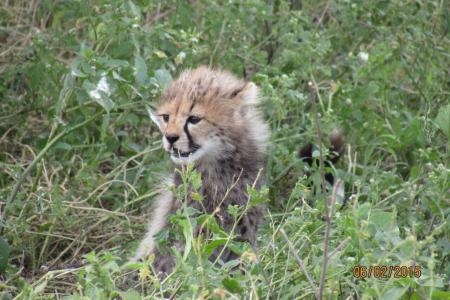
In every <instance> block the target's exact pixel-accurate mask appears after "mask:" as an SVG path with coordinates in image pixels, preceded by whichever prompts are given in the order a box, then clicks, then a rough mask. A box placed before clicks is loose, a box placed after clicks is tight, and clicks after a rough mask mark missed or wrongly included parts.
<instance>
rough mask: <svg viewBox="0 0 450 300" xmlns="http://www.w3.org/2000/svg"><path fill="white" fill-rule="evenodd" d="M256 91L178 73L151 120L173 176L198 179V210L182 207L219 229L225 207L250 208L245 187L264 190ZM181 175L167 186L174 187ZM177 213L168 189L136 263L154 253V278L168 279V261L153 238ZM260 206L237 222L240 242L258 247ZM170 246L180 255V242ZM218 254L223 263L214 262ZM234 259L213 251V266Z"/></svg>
mask: <svg viewBox="0 0 450 300" xmlns="http://www.w3.org/2000/svg"><path fill="white" fill-rule="evenodd" d="M259 100H260V98H259V92H258V88H257V86H256V85H255V84H253V83H252V82H245V81H242V80H240V79H238V78H236V77H235V76H233V75H231V74H230V73H228V72H225V71H221V70H213V69H210V68H207V67H200V68H197V69H194V70H188V71H185V72H183V73H182V74H181V75H180V76H179V78H178V79H177V80H175V81H174V82H173V83H172V84H171V85H170V86H169V87H168V88H167V89H166V90H165V91H164V92H163V93H162V102H161V104H160V105H159V107H158V108H157V110H156V111H155V112H153V113H152V119H153V120H154V121H155V123H156V124H157V125H158V127H159V129H160V131H161V133H162V135H163V138H162V139H163V146H164V149H165V150H166V151H167V152H169V153H170V157H171V159H172V161H173V162H174V163H175V164H176V167H175V168H180V166H182V165H186V164H189V163H191V164H193V166H194V168H195V169H196V170H197V171H198V172H200V173H201V178H202V187H201V189H200V193H201V194H202V196H203V199H204V200H203V203H202V204H200V203H199V202H198V201H194V200H192V199H188V203H187V205H189V206H192V207H194V208H196V209H197V210H199V211H202V212H204V213H208V214H213V213H214V216H215V218H216V221H217V222H218V224H219V225H221V226H222V228H223V229H225V230H226V231H228V232H230V231H231V230H232V228H233V225H234V220H233V218H232V216H231V215H230V214H229V213H228V209H227V208H228V206H229V205H239V206H241V207H244V206H245V205H246V204H247V201H248V195H247V193H246V190H247V186H248V185H254V186H255V187H256V188H259V187H261V185H262V184H264V181H265V178H264V172H263V168H264V167H265V158H264V156H265V149H266V143H267V140H268V137H269V129H268V127H267V125H266V123H265V122H264V121H263V119H262V117H261V115H260V111H259V108H258V104H259V102H260V101H259ZM180 183H181V178H180V175H179V172H174V176H173V180H172V184H175V185H179V184H180ZM179 207H180V202H179V199H176V198H175V197H174V195H172V193H171V192H170V191H169V189H166V190H164V191H163V192H162V193H161V196H160V197H159V198H158V199H157V200H156V203H155V208H154V212H153V216H152V219H151V220H150V222H149V225H148V230H147V234H146V236H145V237H144V239H143V241H142V242H141V245H140V247H139V249H138V251H137V253H136V255H135V257H134V259H135V260H142V259H145V258H146V257H147V256H148V255H149V254H151V253H154V254H155V256H156V258H155V260H154V261H155V263H154V268H155V269H156V270H157V272H159V273H161V274H164V273H169V272H170V271H171V270H172V268H173V266H174V264H175V261H174V258H173V257H172V256H171V255H170V254H167V253H163V252H161V250H160V249H159V248H158V246H157V245H155V242H154V239H153V237H154V235H156V234H157V233H158V232H160V231H161V230H162V229H163V228H165V227H166V226H167V224H168V222H167V218H168V216H169V215H170V214H173V213H175V212H176V211H177V209H178V208H179ZM263 211H264V207H263V206H262V205H259V206H256V207H252V208H250V209H249V210H248V211H247V213H246V214H245V215H244V216H243V217H242V218H241V219H240V221H239V222H238V224H237V226H236V228H235V232H234V234H236V235H237V236H238V239H240V240H244V241H248V242H250V244H252V245H253V246H255V245H256V232H257V229H258V226H259V224H260V223H261V220H262V218H263ZM171 243H172V246H175V247H176V248H178V249H180V250H181V249H182V248H183V247H182V245H181V244H180V243H179V242H178V241H171ZM219 253H222V256H221V257H217V256H218V255H219ZM235 257H236V255H235V254H234V253H233V252H231V251H229V250H227V249H218V250H217V251H216V252H215V253H213V255H212V259H214V260H215V259H217V258H218V259H219V260H223V261H228V260H230V259H233V258H235Z"/></svg>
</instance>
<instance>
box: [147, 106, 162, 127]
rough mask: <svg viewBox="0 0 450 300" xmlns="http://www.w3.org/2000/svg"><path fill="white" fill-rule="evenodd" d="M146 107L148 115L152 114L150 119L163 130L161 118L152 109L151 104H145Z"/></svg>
mask: <svg viewBox="0 0 450 300" xmlns="http://www.w3.org/2000/svg"><path fill="white" fill-rule="evenodd" d="M145 109H146V110H147V113H148V115H149V116H150V119H152V121H153V122H154V123H155V124H156V126H158V128H159V130H161V125H162V124H161V118H160V117H158V116H157V115H156V113H155V111H154V110H153V109H151V108H150V107H149V106H147V105H146V106H145Z"/></svg>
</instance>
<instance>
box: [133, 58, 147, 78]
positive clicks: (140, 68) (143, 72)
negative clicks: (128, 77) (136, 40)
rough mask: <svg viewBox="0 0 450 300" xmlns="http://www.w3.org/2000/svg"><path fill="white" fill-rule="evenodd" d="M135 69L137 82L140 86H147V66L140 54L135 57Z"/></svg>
mask: <svg viewBox="0 0 450 300" xmlns="http://www.w3.org/2000/svg"><path fill="white" fill-rule="evenodd" d="M134 68H135V74H134V76H135V78H136V82H137V83H138V84H140V85H144V84H146V83H147V82H148V75H147V65H146V64H145V61H144V59H143V58H142V57H141V56H140V55H139V54H136V55H135V56H134Z"/></svg>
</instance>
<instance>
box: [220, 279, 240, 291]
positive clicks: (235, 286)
mask: <svg viewBox="0 0 450 300" xmlns="http://www.w3.org/2000/svg"><path fill="white" fill-rule="evenodd" d="M222 284H223V286H224V287H225V288H226V289H227V290H228V291H230V292H231V293H237V294H242V292H243V291H244V290H243V289H242V287H241V286H240V285H239V281H237V280H236V279H233V278H229V277H228V278H224V279H223V280H222Z"/></svg>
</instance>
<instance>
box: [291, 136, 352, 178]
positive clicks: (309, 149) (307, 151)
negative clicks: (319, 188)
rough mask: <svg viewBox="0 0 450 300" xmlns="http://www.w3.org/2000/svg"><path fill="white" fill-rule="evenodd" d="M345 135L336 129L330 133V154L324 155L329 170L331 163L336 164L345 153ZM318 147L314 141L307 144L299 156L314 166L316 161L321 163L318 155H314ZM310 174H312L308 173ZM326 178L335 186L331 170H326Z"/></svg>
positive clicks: (326, 167)
mask: <svg viewBox="0 0 450 300" xmlns="http://www.w3.org/2000/svg"><path fill="white" fill-rule="evenodd" d="M344 145H345V142H344V135H343V133H342V131H340V130H334V131H333V132H332V133H331V134H330V148H329V151H328V155H327V156H325V157H324V167H325V170H329V168H330V167H331V165H335V164H336V163H337V162H338V161H339V159H340V158H341V156H342V154H343V153H344V148H345V147H344ZM316 150H317V149H316V148H315V146H314V145H313V144H312V143H309V144H306V145H305V146H303V147H302V148H301V149H300V150H299V152H298V156H299V158H300V159H302V160H303V161H304V162H306V163H307V164H308V165H309V166H312V165H313V164H314V163H315V164H317V165H318V164H319V161H318V157H317V155H314V151H316ZM308 175H310V174H308ZM324 175H325V180H326V181H327V182H328V183H329V184H330V185H331V186H333V184H334V181H335V180H334V176H333V173H331V172H326V173H325V174H324Z"/></svg>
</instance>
